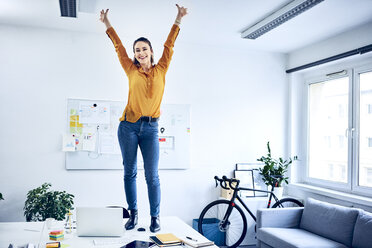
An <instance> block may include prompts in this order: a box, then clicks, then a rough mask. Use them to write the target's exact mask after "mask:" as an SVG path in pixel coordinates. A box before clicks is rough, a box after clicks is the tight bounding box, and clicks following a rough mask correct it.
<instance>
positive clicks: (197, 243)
mask: <svg viewBox="0 0 372 248" xmlns="http://www.w3.org/2000/svg"><path fill="white" fill-rule="evenodd" d="M181 239H182V242H183V243H184V244H185V245H187V246H191V247H193V248H199V247H206V246H212V245H214V242H213V241H210V240H208V239H207V238H205V237H203V238H201V237H198V239H194V238H191V237H189V236H185V237H182V238H181Z"/></svg>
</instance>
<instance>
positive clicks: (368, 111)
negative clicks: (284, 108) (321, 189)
mask: <svg viewBox="0 0 372 248" xmlns="http://www.w3.org/2000/svg"><path fill="white" fill-rule="evenodd" d="M342 72H343V73H336V74H333V75H334V76H331V77H330V76H326V75H325V76H322V77H320V78H317V79H316V80H312V81H309V82H308V87H307V118H308V120H307V141H306V142H307V165H306V166H307V172H306V176H305V181H307V182H309V183H312V184H316V185H323V186H327V187H331V188H335V189H343V190H344V191H349V192H357V193H365V194H368V195H372V66H369V67H364V68H353V69H350V70H347V71H342Z"/></svg>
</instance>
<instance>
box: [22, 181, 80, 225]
mask: <svg viewBox="0 0 372 248" xmlns="http://www.w3.org/2000/svg"><path fill="white" fill-rule="evenodd" d="M51 186H52V185H51V184H50V183H44V184H43V185H41V186H40V187H38V188H36V189H33V190H30V191H29V192H28V193H27V199H26V202H25V206H24V208H23V210H24V215H25V217H26V221H44V220H45V219H47V218H54V219H56V220H64V219H65V215H66V214H67V213H68V211H69V210H70V209H72V205H73V204H74V201H73V198H74V196H73V195H71V194H68V193H66V191H52V190H50V187H51Z"/></svg>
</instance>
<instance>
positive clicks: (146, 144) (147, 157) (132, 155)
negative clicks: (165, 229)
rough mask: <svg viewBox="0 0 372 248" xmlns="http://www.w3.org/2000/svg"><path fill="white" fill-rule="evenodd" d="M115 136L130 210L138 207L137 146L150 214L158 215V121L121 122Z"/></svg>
mask: <svg viewBox="0 0 372 248" xmlns="http://www.w3.org/2000/svg"><path fill="white" fill-rule="evenodd" d="M118 138H119V144H120V149H121V154H122V157H123V165H124V189H125V195H126V199H127V203H128V209H129V210H137V184H136V178H137V148H138V146H139V147H140V149H141V153H142V157H143V162H144V169H145V178H146V183H147V192H148V197H149V201H150V215H151V216H159V212H160V181H159V174H158V163H159V137H158V123H157V122H146V121H141V120H138V121H137V122H135V123H131V122H128V121H122V122H120V125H119V129H118Z"/></svg>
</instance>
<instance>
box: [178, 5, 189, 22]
mask: <svg viewBox="0 0 372 248" xmlns="http://www.w3.org/2000/svg"><path fill="white" fill-rule="evenodd" d="M176 6H177V9H178V14H177V17H176V24H181V19H182V17H184V16H185V15H187V8H184V7H183V6H181V7H180V6H179V5H178V4H176Z"/></svg>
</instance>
